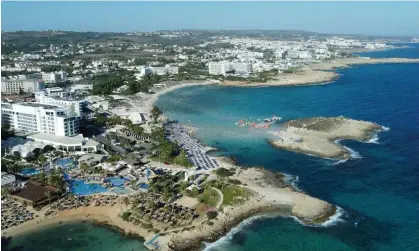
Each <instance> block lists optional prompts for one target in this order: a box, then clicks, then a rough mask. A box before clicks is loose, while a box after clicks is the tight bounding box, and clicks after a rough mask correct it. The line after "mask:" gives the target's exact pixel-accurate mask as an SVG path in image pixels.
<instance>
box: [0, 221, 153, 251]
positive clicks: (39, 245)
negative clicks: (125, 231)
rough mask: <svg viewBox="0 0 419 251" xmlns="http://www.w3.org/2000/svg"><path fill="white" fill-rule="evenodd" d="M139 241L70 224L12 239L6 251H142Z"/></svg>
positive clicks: (90, 224)
mask: <svg viewBox="0 0 419 251" xmlns="http://www.w3.org/2000/svg"><path fill="white" fill-rule="evenodd" d="M142 242H143V241H142V240H141V239H137V238H127V237H125V236H122V235H121V234H120V233H119V232H118V231H116V230H111V229H109V228H104V227H98V226H94V225H93V224H92V223H90V222H86V223H81V222H72V223H63V224H61V225H57V226H53V227H46V228H44V229H42V230H39V231H36V232H31V233H28V234H24V235H21V236H18V237H15V238H13V239H12V243H11V244H10V245H8V246H7V247H3V246H2V250H7V251H18V250H19V251H38V250H39V251H40V250H42V251H67V250H68V251H70V250H71V251H92V250H100V251H115V250H119V251H132V250H135V251H145V250H148V249H146V248H145V247H144V246H143V243H142Z"/></svg>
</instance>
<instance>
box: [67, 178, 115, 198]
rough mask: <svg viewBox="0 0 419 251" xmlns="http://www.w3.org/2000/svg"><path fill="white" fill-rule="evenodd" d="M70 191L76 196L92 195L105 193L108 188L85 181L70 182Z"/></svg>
mask: <svg viewBox="0 0 419 251" xmlns="http://www.w3.org/2000/svg"><path fill="white" fill-rule="evenodd" d="M68 182H69V184H70V191H71V193H73V194H75V195H91V194H95V193H104V192H107V191H108V188H106V187H104V186H101V185H100V184H97V183H86V182H85V181H84V180H69V181H68Z"/></svg>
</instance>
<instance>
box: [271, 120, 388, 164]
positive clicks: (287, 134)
mask: <svg viewBox="0 0 419 251" xmlns="http://www.w3.org/2000/svg"><path fill="white" fill-rule="evenodd" d="M383 128H384V127H382V126H380V125H378V124H376V123H372V122H368V121H360V120H353V119H349V118H344V117H332V118H325V117H317V118H308V119H298V120H292V121H288V122H286V123H284V124H282V129H281V130H279V131H277V132H272V133H271V134H272V135H273V136H274V137H276V139H270V140H268V143H270V144H271V145H272V146H274V147H277V148H281V149H286V150H290V151H295V152H302V153H305V154H312V155H315V156H319V157H325V158H331V159H339V160H341V159H349V158H351V152H350V150H349V149H348V148H345V147H344V146H342V145H341V144H340V143H339V140H343V139H348V140H356V141H360V142H368V141H369V140H371V139H372V138H373V137H374V135H376V134H377V133H378V132H380V131H383V130H384V129H383Z"/></svg>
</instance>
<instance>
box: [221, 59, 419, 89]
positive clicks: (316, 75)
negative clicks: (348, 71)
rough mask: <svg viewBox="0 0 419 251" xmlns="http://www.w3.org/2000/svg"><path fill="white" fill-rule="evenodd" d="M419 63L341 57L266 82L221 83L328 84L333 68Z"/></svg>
mask: <svg viewBox="0 0 419 251" xmlns="http://www.w3.org/2000/svg"><path fill="white" fill-rule="evenodd" d="M401 63H419V59H414V58H413V59H411V58H370V59H367V58H341V59H335V60H330V61H325V62H319V63H310V64H308V65H307V66H306V67H305V69H303V70H302V71H301V72H297V73H282V74H279V75H278V76H276V77H275V78H276V79H274V80H269V81H268V82H266V83H248V82H244V81H224V82H222V83H221V85H225V86H240V87H257V86H298V85H311V84H319V83H323V84H328V83H331V82H332V81H333V80H335V79H337V78H338V77H339V75H338V74H337V73H336V72H334V71H333V70H335V69H337V68H346V67H351V66H353V65H362V64H401Z"/></svg>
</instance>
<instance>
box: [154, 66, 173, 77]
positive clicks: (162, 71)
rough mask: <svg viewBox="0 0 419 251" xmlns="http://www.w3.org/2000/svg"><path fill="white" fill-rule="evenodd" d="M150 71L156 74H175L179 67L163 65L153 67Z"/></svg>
mask: <svg viewBox="0 0 419 251" xmlns="http://www.w3.org/2000/svg"><path fill="white" fill-rule="evenodd" d="M152 71H153V74H156V75H176V74H178V73H179V67H177V66H170V65H166V66H164V67H153V68H152Z"/></svg>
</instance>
